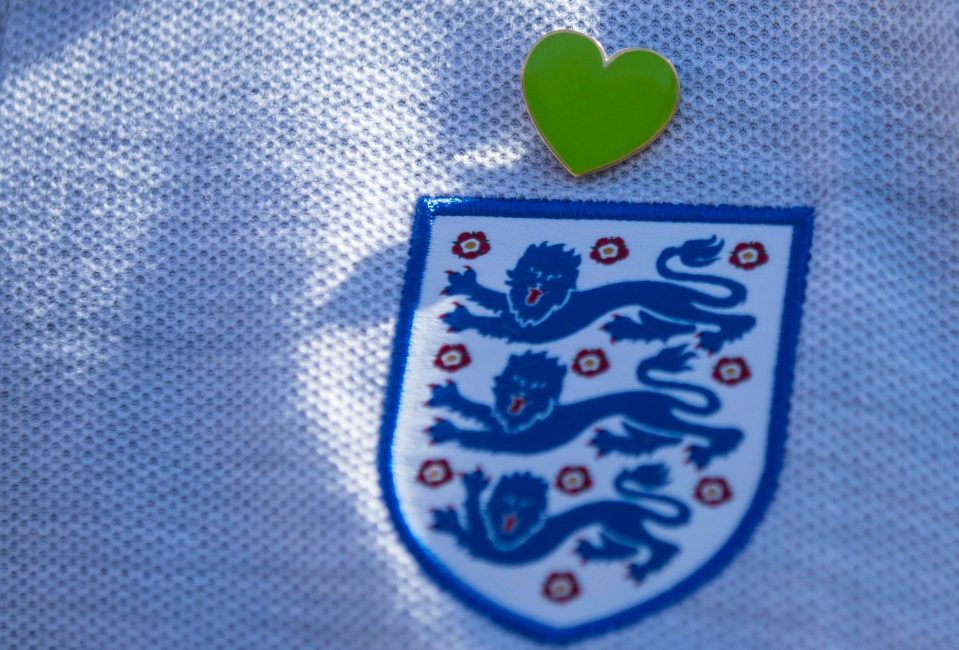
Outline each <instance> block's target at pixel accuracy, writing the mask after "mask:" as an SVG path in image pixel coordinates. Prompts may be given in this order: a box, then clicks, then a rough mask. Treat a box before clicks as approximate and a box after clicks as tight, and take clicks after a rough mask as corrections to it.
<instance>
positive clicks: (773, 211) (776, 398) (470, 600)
mask: <svg viewBox="0 0 959 650" xmlns="http://www.w3.org/2000/svg"><path fill="white" fill-rule="evenodd" d="M442 215H449V216H471V215H482V216H486V217H506V218H509V217H523V218H544V219H612V220H624V221H659V222H694V223H696V222H705V223H726V224H740V223H741V224H772V225H789V226H792V227H793V237H792V242H791V250H790V254H789V255H790V257H789V263H788V274H787V278H786V287H785V296H784V306H783V312H782V320H781V324H780V328H779V347H778V356H777V359H776V365H775V373H774V384H773V391H772V401H771V417H770V420H769V432H768V444H767V447H766V457H765V467H764V469H763V472H762V475H761V478H760V481H759V485H758V488H757V490H756V493H755V496H754V497H753V500H752V502H751V503H750V505H749V507H748V509H747V511H746V514H745V516H744V517H743V518H742V519H741V520H740V522H739V525H738V527H737V529H736V531H735V532H734V533H733V535H732V536H731V537H730V538H729V539H728V540H727V542H726V543H725V544H724V545H723V546H721V547H720V548H719V549H718V550H717V551H716V552H715V553H714V554H713V555H712V557H711V558H710V559H709V560H708V561H707V562H705V563H703V564H702V565H700V566H699V568H698V569H696V570H695V571H694V572H693V573H692V574H691V575H689V576H688V577H687V578H685V579H684V580H682V581H680V582H678V583H676V584H675V585H673V586H672V587H670V588H669V589H668V590H667V591H665V592H664V593H661V594H659V595H658V596H656V597H654V598H651V599H649V600H646V601H645V602H642V603H640V604H638V605H636V606H633V607H631V608H629V609H626V610H624V611H621V612H619V613H617V614H614V615H612V616H609V617H606V618H602V619H598V620H594V621H591V622H589V623H584V624H581V625H576V626H573V627H566V628H557V627H552V626H549V625H545V624H543V623H540V622H539V621H535V620H532V619H530V618H528V617H525V616H523V615H520V614H518V613H515V612H513V611H510V610H508V609H506V608H505V607H503V606H501V605H500V604H498V603H495V602H493V601H491V600H489V599H488V598H486V597H485V596H483V595H482V594H480V593H479V592H477V591H476V590H475V589H473V588H472V587H471V586H470V585H469V584H467V583H465V582H464V581H463V580H461V579H460V578H459V577H457V576H455V575H454V574H453V573H452V572H451V571H450V570H449V569H448V568H447V567H446V566H445V565H444V564H443V563H442V562H441V561H440V560H439V559H438V558H437V557H436V556H435V555H434V554H433V553H432V552H431V551H430V549H429V547H428V545H426V544H424V543H423V542H422V541H420V540H419V539H418V538H417V536H416V535H415V534H414V533H413V531H412V530H411V529H410V527H409V525H408V523H407V522H406V521H405V520H404V519H403V517H402V516H401V514H400V507H399V501H398V498H397V494H396V490H395V485H394V480H393V472H392V468H393V459H392V450H393V440H394V434H395V432H396V424H397V416H398V411H399V405H400V398H401V391H402V387H403V381H404V375H405V373H406V365H407V358H408V352H409V346H410V338H411V334H412V325H413V320H414V315H415V313H416V309H417V307H418V305H419V303H420V299H421V295H420V293H421V287H422V283H423V279H424V271H425V264H426V256H427V252H428V249H429V243H430V236H431V229H432V224H433V220H434V218H435V217H437V216H442ZM812 227H813V211H812V209H811V208H806V207H794V208H766V207H736V206H708V205H677V204H636V203H611V202H583V201H559V200H555V201H554V200H530V199H486V198H461V197H424V198H421V199H420V200H419V201H418V203H417V209H416V214H415V218H414V222H413V229H412V240H411V245H410V253H409V260H408V265H407V269H406V274H405V278H404V287H403V293H402V296H401V301H400V313H399V318H398V320H397V324H396V330H395V336H394V345H393V356H392V361H391V364H390V374H389V380H388V384H387V391H386V399H385V404H384V414H383V424H382V427H381V437H380V445H379V459H378V464H379V472H380V482H381V487H382V490H383V494H384V498H385V500H386V504H387V507H388V510H389V512H390V516H391V518H392V520H393V523H394V525H395V526H396V528H397V531H398V533H399V536H400V538H401V539H402V540H403V542H404V544H405V545H406V547H407V548H408V549H409V551H410V552H411V553H412V554H413V556H414V557H415V558H416V559H417V561H418V562H419V563H420V565H421V566H422V567H423V569H424V570H425V571H426V572H427V573H428V574H429V575H430V576H431V577H432V578H433V579H434V580H435V581H436V582H437V583H439V584H440V585H441V586H442V587H443V588H445V589H447V590H448V591H450V592H452V593H453V594H455V595H456V596H457V597H458V598H460V599H461V600H463V601H464V602H466V603H467V604H468V605H470V606H471V607H474V608H475V609H477V610H479V611H480V612H482V613H484V614H486V615H487V616H489V617H491V618H492V619H493V620H495V621H496V622H498V623H500V624H502V625H504V626H506V627H508V628H510V629H512V630H514V631H517V632H519V633H522V634H524V635H527V636H530V637H532V638H535V639H537V640H540V641H547V642H554V643H566V642H571V641H576V640H579V639H582V638H585V637H590V636H595V635H597V634H602V633H604V632H607V631H610V630H613V629H616V628H620V627H622V626H625V625H628V624H632V623H635V622H636V621H638V620H640V619H641V618H643V617H645V616H647V615H649V614H652V613H654V612H657V611H659V610H661V609H663V608H665V607H667V606H669V605H671V604H674V603H676V602H677V601H679V600H680V599H682V598H683V597H685V596H687V595H689V594H691V593H692V592H693V591H695V590H696V589H697V588H699V587H700V586H702V585H703V584H705V583H706V582H708V581H709V580H711V579H713V578H715V577H716V576H717V575H718V574H719V573H720V572H721V571H722V569H723V568H725V566H726V565H728V564H729V563H730V562H731V561H732V559H733V558H734V557H735V556H736V554H737V553H739V552H740V551H741V550H742V549H743V548H745V546H746V544H747V543H748V541H749V538H750V536H751V535H752V533H753V531H754V530H755V529H756V526H758V524H759V523H760V521H761V520H762V517H763V516H764V514H765V512H766V510H767V509H768V507H769V504H770V503H771V501H772V497H773V495H774V493H775V489H776V486H777V482H778V477H779V472H780V470H781V468H782V462H783V453H784V447H785V438H786V427H787V419H788V408H789V399H790V392H791V387H792V373H793V365H794V361H795V354H796V345H797V339H798V335H799V324H800V318H801V313H802V299H803V294H804V288H805V279H806V271H807V265H808V256H809V249H810V245H811V237H812Z"/></svg>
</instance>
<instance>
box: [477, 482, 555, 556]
mask: <svg viewBox="0 0 959 650" xmlns="http://www.w3.org/2000/svg"><path fill="white" fill-rule="evenodd" d="M548 489H549V486H548V485H547V484H546V481H544V480H543V479H541V478H539V477H537V476H533V475H532V474H529V473H522V474H509V475H507V476H504V477H503V478H501V479H500V480H499V482H498V483H497V484H496V487H495V488H493V494H492V495H491V496H490V498H489V501H488V502H487V504H486V520H487V525H488V526H489V529H490V533H491V538H492V541H493V543H495V544H496V545H497V546H500V547H503V546H506V547H509V546H515V545H517V544H520V543H522V542H523V541H524V540H526V539H527V538H528V537H529V536H530V535H531V534H532V533H533V532H535V531H536V529H537V528H539V527H540V525H541V524H542V523H543V519H544V518H545V516H546V492H547V491H548Z"/></svg>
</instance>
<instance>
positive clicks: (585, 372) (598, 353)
mask: <svg viewBox="0 0 959 650" xmlns="http://www.w3.org/2000/svg"><path fill="white" fill-rule="evenodd" d="M607 370H609V360H608V359H607V358H606V353H605V352H603V351H602V349H600V348H595V349H592V350H580V351H579V354H577V355H576V358H575V359H573V372H575V373H576V374H577V375H582V376H583V377H595V376H596V375H598V374H600V373H603V372H606V371H607Z"/></svg>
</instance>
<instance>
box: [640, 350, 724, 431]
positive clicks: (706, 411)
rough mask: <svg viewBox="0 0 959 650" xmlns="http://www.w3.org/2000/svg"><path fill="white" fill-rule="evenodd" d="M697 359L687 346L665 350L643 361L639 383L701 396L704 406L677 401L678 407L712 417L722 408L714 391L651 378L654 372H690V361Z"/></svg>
mask: <svg viewBox="0 0 959 650" xmlns="http://www.w3.org/2000/svg"><path fill="white" fill-rule="evenodd" d="M695 357H696V353H695V352H690V351H688V350H687V349H686V346H685V345H677V346H674V347H671V348H664V349H663V350H661V351H660V352H659V354H657V355H656V356H654V357H650V358H648V359H643V360H642V361H641V362H640V363H639V368H637V369H636V376H637V377H639V381H641V382H643V383H644V384H646V385H647V386H654V387H656V388H661V389H666V390H681V391H685V392H687V393H694V394H696V395H699V396H700V397H702V398H703V400H705V401H704V403H703V404H701V405H698V406H697V405H695V404H689V403H687V402H683V401H679V400H677V401H676V407H677V408H680V409H682V410H683V411H686V412H687V413H694V414H697V415H712V414H713V413H715V412H716V411H718V410H719V407H720V402H719V398H718V397H717V396H716V393H714V392H713V391H711V390H709V389H708V388H702V387H700V386H696V385H694V384H684V383H682V382H678V381H663V380H661V379H656V378H655V377H652V376H650V373H651V372H652V371H654V370H660V371H663V372H671V373H675V372H681V371H683V370H690V367H689V364H688V361H689V360H690V359H693V358H695Z"/></svg>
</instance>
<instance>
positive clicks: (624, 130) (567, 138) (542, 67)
mask: <svg viewBox="0 0 959 650" xmlns="http://www.w3.org/2000/svg"><path fill="white" fill-rule="evenodd" d="M521 80H522V85H523V96H524V97H525V99H526V107H527V108H528V109H529V114H530V116H531V117H532V118H533V123H534V124H535V125H536V128H537V130H538V131H539V134H540V135H541V136H542V138H543V140H544V141H545V142H546V145H547V146H548V147H549V149H550V151H552V152H553V153H554V154H555V155H556V157H557V158H558V159H559V161H560V162H561V163H562V164H563V166H564V167H565V168H566V170H567V171H568V172H569V173H570V174H572V175H573V176H582V175H584V174H589V173H591V172H595V171H598V170H600V169H603V168H605V167H609V166H610V165H613V164H615V163H617V162H619V161H621V160H623V159H625V158H628V157H629V156H632V155H633V154H635V153H637V152H639V151H641V150H642V149H644V148H645V147H646V146H648V145H649V144H650V143H651V142H652V141H653V140H655V139H656V137H657V136H659V134H660V133H662V132H663V130H664V129H665V128H666V125H667V124H669V121H670V120H671V119H673V115H675V113H676V108H677V107H678V106H679V76H678V75H677V73H676V69H675V68H674V67H673V64H672V63H670V62H669V59H667V58H665V57H664V56H662V55H661V54H658V53H656V52H653V51H652V50H645V49H638V48H632V49H627V50H623V51H621V52H618V53H617V54H616V55H615V56H613V57H612V58H607V57H606V54H605V53H604V52H603V48H602V46H601V45H600V44H599V43H598V42H597V41H595V40H593V39H591V38H589V37H588V36H586V35H584V34H580V33H579V32H572V31H566V30H563V31H556V32H551V33H549V34H547V35H546V36H544V37H543V38H541V39H540V40H539V42H538V43H536V45H534V46H533V49H532V50H531V51H530V53H529V55H528V56H527V57H526V62H525V63H524V64H523V71H522V73H521Z"/></svg>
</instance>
